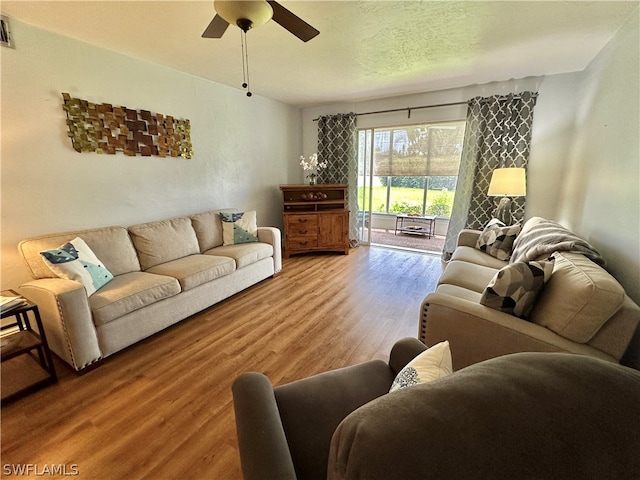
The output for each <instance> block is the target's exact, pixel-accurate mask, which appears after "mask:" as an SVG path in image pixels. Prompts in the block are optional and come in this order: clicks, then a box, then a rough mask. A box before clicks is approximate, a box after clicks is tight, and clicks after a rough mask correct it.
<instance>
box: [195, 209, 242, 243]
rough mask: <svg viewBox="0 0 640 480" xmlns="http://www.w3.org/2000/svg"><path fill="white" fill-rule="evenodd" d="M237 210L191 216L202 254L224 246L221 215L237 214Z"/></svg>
mask: <svg viewBox="0 0 640 480" xmlns="http://www.w3.org/2000/svg"><path fill="white" fill-rule="evenodd" d="M237 211H238V210H237V209H235V208H222V209H220V210H211V211H209V212H203V213H197V214H195V215H191V224H192V225H193V229H194V230H195V232H196V236H197V237H198V244H199V245H200V252H206V251H207V250H211V249H212V248H215V247H219V246H221V245H222V220H221V219H220V214H221V213H236V212H237Z"/></svg>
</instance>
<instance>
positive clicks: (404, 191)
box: [358, 186, 456, 213]
mask: <svg viewBox="0 0 640 480" xmlns="http://www.w3.org/2000/svg"><path fill="white" fill-rule="evenodd" d="M363 190H365V193H366V194H367V195H368V192H369V187H359V188H358V202H359V203H362V199H363V198H364V199H365V201H366V202H368V200H369V199H368V197H367V196H365V197H363ZM442 194H443V192H442V190H428V191H427V207H428V206H429V205H430V204H431V203H433V201H434V200H435V198H436V197H438V196H439V195H442ZM445 194H446V204H447V205H448V206H449V207H450V208H451V207H452V206H453V197H454V196H455V194H456V192H455V190H448V191H447V192H445ZM423 195H424V190H423V189H421V188H406V187H391V197H390V205H389V211H394V210H393V205H394V204H395V203H396V202H407V203H408V204H409V205H416V206H418V205H419V206H422V200H423ZM386 203H387V187H383V186H380V187H373V201H372V204H371V209H372V211H374V212H385V213H386V212H387V208H386ZM364 208H365V209H368V208H369V205H368V204H367V205H365V206H364Z"/></svg>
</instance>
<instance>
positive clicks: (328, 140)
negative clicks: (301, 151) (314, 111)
mask: <svg viewBox="0 0 640 480" xmlns="http://www.w3.org/2000/svg"><path fill="white" fill-rule="evenodd" d="M356 119H357V116H356V114H355V113H345V114H338V115H327V116H322V117H320V118H319V119H318V162H325V161H326V162H327V168H326V169H325V170H322V171H320V172H319V173H318V183H346V184H348V185H349V189H348V199H347V200H348V201H347V204H348V208H349V211H350V213H349V243H350V245H351V246H352V247H357V246H358V245H359V244H360V242H359V240H358V237H359V235H358V157H357V141H358V132H357V129H356Z"/></svg>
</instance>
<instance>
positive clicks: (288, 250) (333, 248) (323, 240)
mask: <svg viewBox="0 0 640 480" xmlns="http://www.w3.org/2000/svg"><path fill="white" fill-rule="evenodd" d="M280 190H282V195H283V211H284V258H289V256H290V255H295V254H296V253H307V252H315V251H327V252H343V253H344V254H345V255H348V254H349V210H347V185H346V184H325V185H280Z"/></svg>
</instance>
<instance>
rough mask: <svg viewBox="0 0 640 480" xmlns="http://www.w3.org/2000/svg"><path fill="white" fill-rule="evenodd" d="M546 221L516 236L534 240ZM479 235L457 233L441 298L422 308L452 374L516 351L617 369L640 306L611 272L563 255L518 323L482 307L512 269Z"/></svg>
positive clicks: (533, 222)
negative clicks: (484, 247)
mask: <svg viewBox="0 0 640 480" xmlns="http://www.w3.org/2000/svg"><path fill="white" fill-rule="evenodd" d="M544 221H545V220H544V219H541V218H540V217H533V218H531V219H529V220H528V221H527V222H526V223H525V224H524V225H523V227H522V231H521V233H520V234H519V235H524V234H525V233H526V234H527V235H528V236H529V238H530V237H531V236H532V235H533V236H535V232H536V228H537V226H538V225H539V224H540V223H541V222H544ZM480 233H481V232H479V231H475V230H463V231H462V232H461V233H460V235H459V237H458V245H457V248H456V250H455V251H454V253H453V255H452V257H451V261H450V262H449V263H448V264H447V266H446V267H445V270H444V272H443V274H442V275H441V278H440V279H439V282H438V286H437V288H436V291H435V292H432V293H429V294H428V295H427V296H426V298H425V299H424V301H423V302H422V306H421V309H420V319H419V324H420V326H419V332H418V335H419V338H420V340H421V341H422V342H424V343H425V344H426V345H434V344H436V343H438V342H441V341H443V340H449V343H450V346H451V351H452V356H453V359H454V365H453V366H454V369H455V370H459V369H460V368H463V367H465V366H467V365H471V364H474V363H478V362H481V361H483V360H487V359H489V358H493V357H498V356H501V355H506V354H510V353H517V352H571V353H579V354H585V355H590V356H593V357H597V358H601V359H605V360H608V361H612V362H620V360H621V358H622V357H623V355H624V354H625V351H626V350H627V347H629V344H630V342H631V340H632V337H633V336H634V331H635V330H636V327H637V325H638V323H639V322H640V307H638V306H637V305H636V304H635V303H634V302H633V301H632V300H631V299H630V298H629V297H628V296H627V295H626V294H625V292H624V289H623V288H622V286H621V285H620V284H619V283H618V282H617V281H616V280H615V279H614V278H613V277H612V276H611V275H610V274H609V273H607V272H606V271H605V270H604V269H603V268H601V267H600V266H598V265H597V264H596V263H594V262H593V261H591V260H589V259H588V258H586V257H585V256H584V255H582V254H581V253H576V252H574V251H559V252H557V253H555V254H554V256H555V257H556V260H555V262H554V266H553V273H552V274H551V277H550V278H549V280H548V281H547V283H546V284H545V285H544V287H543V288H542V290H541V292H540V294H539V296H538V297H537V299H536V302H535V305H534V307H533V310H532V311H531V313H530V315H529V317H528V318H527V319H526V320H525V319H522V318H518V317H516V316H514V315H511V314H509V313H504V312H502V311H500V310H496V309H494V308H490V307H488V306H485V305H482V304H481V303H480V299H481V296H482V293H483V291H484V290H485V288H486V287H487V285H488V284H489V282H490V281H491V280H492V278H493V277H494V276H495V275H496V273H497V272H498V270H500V269H501V268H502V267H504V266H506V265H507V264H508V263H509V262H508V261H503V260H498V259H497V258H495V257H493V256H491V255H489V254H487V253H485V252H483V251H481V250H479V249H478V248H476V245H477V241H478V238H479V236H480ZM516 242H517V240H516ZM545 256H546V255H545ZM635 338H636V340H634V341H637V336H636V337H635ZM634 348H636V349H637V348H638V346H634ZM633 361H635V362H637V354H636V355H635V358H634V360H633ZM632 366H634V367H635V368H640V365H632Z"/></svg>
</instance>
